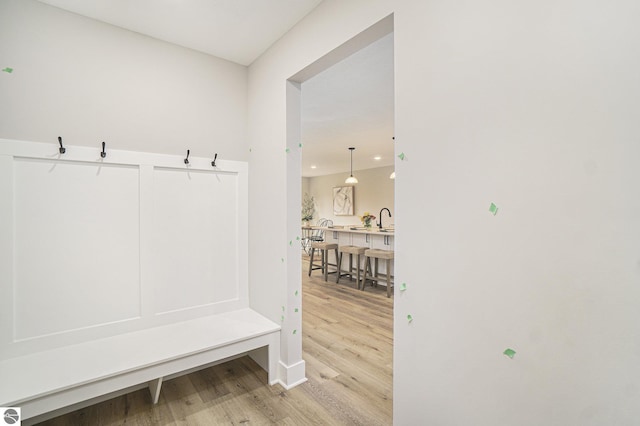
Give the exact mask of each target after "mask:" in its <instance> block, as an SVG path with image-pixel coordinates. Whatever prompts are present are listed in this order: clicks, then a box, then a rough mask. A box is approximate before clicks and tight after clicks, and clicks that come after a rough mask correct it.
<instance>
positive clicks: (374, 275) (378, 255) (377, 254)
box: [358, 249, 394, 297]
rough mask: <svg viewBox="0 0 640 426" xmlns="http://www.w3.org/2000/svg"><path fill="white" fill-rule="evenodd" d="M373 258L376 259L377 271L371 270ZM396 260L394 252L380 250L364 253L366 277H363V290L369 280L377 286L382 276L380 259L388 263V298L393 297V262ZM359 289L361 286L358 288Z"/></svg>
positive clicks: (386, 280)
mask: <svg viewBox="0 0 640 426" xmlns="http://www.w3.org/2000/svg"><path fill="white" fill-rule="evenodd" d="M371 258H374V259H375V269H373V270H372V269H371ZM393 258H394V252H393V250H379V249H367V250H366V251H365V252H364V276H363V277H362V290H364V285H365V282H366V281H367V280H371V281H374V282H375V283H376V284H377V283H378V281H379V280H380V278H381V277H380V276H379V275H378V259H382V260H384V261H385V262H386V269H387V273H386V278H383V280H385V283H386V284H387V297H391V286H392V285H393V280H392V279H391V262H392V261H393ZM358 287H359V286H358Z"/></svg>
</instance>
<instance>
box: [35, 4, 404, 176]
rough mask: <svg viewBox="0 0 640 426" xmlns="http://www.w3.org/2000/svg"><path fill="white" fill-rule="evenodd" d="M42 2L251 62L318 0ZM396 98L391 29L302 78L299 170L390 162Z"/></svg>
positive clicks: (325, 171)
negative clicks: (330, 65) (326, 67)
mask: <svg viewBox="0 0 640 426" xmlns="http://www.w3.org/2000/svg"><path fill="white" fill-rule="evenodd" d="M39 1H40V2H42V3H46V4H49V5H52V6H55V7H59V8H61V9H65V10H67V11H70V12H73V13H77V14H79V15H83V16H86V17H89V18H93V19H96V20H98V21H102V22H106V23H108V24H112V25H115V26H118V27H121V28H124V29H127V30H130V31H134V32H137V33H140V34H144V35H148V36H151V37H154V38H156V39H159V40H164V41H167V42H170V43H173V44H177V45H180V46H183V47H187V48H190V49H194V50H197V51H201V52H204V53H207V54H210V55H213V56H216V57H219V58H223V59H226V60H229V61H232V62H236V63H239V64H241V65H250V64H251V63H252V62H253V61H254V60H255V59H256V58H258V57H259V56H260V55H261V54H262V53H263V52H264V51H265V50H267V49H268V48H269V47H270V46H271V45H272V44H273V43H275V42H276V41H277V40H278V39H279V38H280V37H282V36H283V35H284V34H286V33H287V32H288V31H289V30H290V29H291V28H292V27H293V26H294V25H295V24H296V23H297V22H299V21H300V20H301V19H302V18H303V17H304V16H306V15H307V14H308V13H309V12H311V11H312V10H313V9H314V8H315V7H316V6H318V5H319V4H320V3H321V1H322V0H268V1H266V0H39ZM393 99H394V96H393V34H389V35H387V36H385V37H383V38H382V39H380V40H378V41H376V42H374V43H372V44H371V45H369V46H367V47H365V48H363V49H362V50H360V51H358V52H356V53H355V54H353V55H352V56H350V57H348V58H346V59H345V60H343V61H342V62H339V63H338V64H336V65H334V66H333V67H331V68H329V69H327V70H325V71H324V72H322V73H320V74H318V75H316V76H314V77H313V78H311V79H309V80H307V81H305V82H304V83H303V84H302V142H303V145H304V149H303V160H302V162H303V163H302V175H303V176H319V175H327V174H332V173H339V172H345V171H348V170H349V167H350V163H349V158H350V157H349V150H348V148H349V147H355V148H356V150H355V151H354V153H353V168H354V170H359V169H368V168H374V167H380V166H384V165H392V164H393V140H392V138H393V120H394V115H393V106H394V105H393ZM375 156H380V157H381V158H380V160H375V159H374V157H375ZM312 166H315V168H312ZM354 175H356V177H357V173H354Z"/></svg>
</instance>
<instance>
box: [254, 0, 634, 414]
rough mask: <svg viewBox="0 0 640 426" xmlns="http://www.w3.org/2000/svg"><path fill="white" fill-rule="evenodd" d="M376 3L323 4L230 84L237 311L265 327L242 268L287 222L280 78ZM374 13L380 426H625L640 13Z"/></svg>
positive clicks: (277, 244)
mask: <svg viewBox="0 0 640 426" xmlns="http://www.w3.org/2000/svg"><path fill="white" fill-rule="evenodd" d="M390 3H391V2H364V1H349V2H344V1H330V0H325V2H323V3H322V4H321V5H320V7H319V8H318V9H317V10H316V11H314V13H312V14H311V15H309V16H308V17H307V18H306V19H305V20H304V21H303V22H302V23H301V24H300V25H299V26H297V27H296V28H295V29H294V31H293V32H291V33H290V34H288V35H287V36H285V37H284V38H283V39H282V40H281V41H280V42H279V43H277V44H276V45H275V46H274V47H273V48H272V49H271V50H270V52H269V53H268V54H267V55H265V56H264V57H263V58H261V60H260V61H258V62H257V63H256V64H254V65H253V66H252V67H250V73H249V82H250V83H249V84H250V89H249V93H250V95H249V99H250V123H249V138H250V141H251V143H252V144H255V145H256V146H259V147H260V149H261V151H260V153H259V154H258V155H256V156H255V157H253V158H252V159H251V164H252V169H251V170H252V178H253V179H254V180H253V181H252V183H251V185H252V188H253V189H254V196H253V197H252V199H251V200H250V205H251V206H252V207H254V209H253V212H252V214H253V215H254V216H253V217H254V220H253V223H254V226H255V228H254V231H258V229H260V230H261V231H262V232H260V235H259V236H256V237H254V238H253V242H254V244H253V246H252V247H251V250H252V253H254V255H253V256H251V272H252V274H254V276H255V275H257V274H260V275H261V276H262V277H269V279H270V280H272V282H273V285H268V286H267V285H265V286H264V290H263V291H262V294H260V293H259V292H255V293H253V294H254V295H256V294H258V295H260V296H264V297H263V299H262V300H261V301H260V302H259V304H260V305H261V306H262V307H263V308H264V310H265V311H270V310H271V311H274V314H272V316H274V315H277V314H275V311H277V305H279V304H280V303H282V302H283V301H284V299H285V296H283V295H284V294H288V293H289V292H290V290H291V288H289V287H287V284H286V283H285V282H286V279H285V273H284V271H281V270H280V269H279V266H280V265H278V264H277V262H275V261H274V259H272V258H271V257H270V256H262V257H258V253H262V254H264V253H269V252H270V251H278V249H280V251H284V250H285V248H284V247H283V246H286V242H285V241H286V240H288V239H289V237H290V235H288V232H287V230H288V228H287V223H286V222H287V221H288V220H293V217H291V218H288V217H287V211H288V210H287V209H286V208H285V205H286V204H287V202H291V200H293V201H295V205H294V206H293V207H292V208H291V211H295V212H296V218H295V221H296V222H297V220H298V217H297V216H298V212H299V205H300V204H299V198H297V197H299V190H298V192H297V193H296V194H292V193H290V194H289V199H287V196H286V195H285V194H284V193H283V189H284V188H286V187H287V186H286V183H285V181H286V179H287V175H286V173H285V171H284V170H285V166H286V164H287V157H286V155H285V153H284V148H285V143H286V141H287V138H286V126H287V123H286V120H287V115H286V108H285V104H284V103H285V99H286V96H285V93H286V90H285V80H286V79H287V78H289V77H290V76H291V75H293V74H294V73H295V72H296V70H297V69H301V68H302V67H303V66H304V65H305V64H307V63H311V62H313V61H314V60H316V59H318V58H321V57H322V56H323V55H324V54H325V53H327V52H328V51H330V50H331V48H332V47H336V46H338V45H339V44H340V43H342V42H344V41H346V40H348V39H349V38H350V37H352V36H353V35H355V34H356V33H357V32H358V31H361V30H363V29H364V28H366V27H367V26H368V25H371V24H372V23H373V22H375V21H376V19H378V18H381V17H382V16H384V15H383V14H384V13H388V12H390V11H392V8H391V5H390ZM393 5H394V7H393V9H394V10H393V11H394V18H395V36H394V37H395V44H396V45H395V61H396V62H395V63H396V69H395V78H396V82H395V87H396V130H395V135H396V151H397V153H404V154H405V159H404V160H403V161H400V160H399V159H397V160H396V170H397V176H398V177H397V179H396V210H397V215H394V216H396V217H395V224H396V233H395V250H396V252H397V255H396V273H397V275H396V279H397V281H398V282H404V283H406V284H407V290H406V291H404V292H402V293H400V292H397V293H396V295H395V296H394V297H395V335H394V344H395V353H394V423H395V424H398V425H413V424H432V425H468V424H474V425H497V424H498V425H503V424H522V425H540V424H545V425H547V424H548V425H559V424H568V425H605V424H606V425H608V424H619V425H631V424H635V423H637V418H639V417H640V405H639V404H637V400H638V396H639V395H640V362H639V361H640V339H639V337H638V336H640V310H639V309H638V306H640V303H639V302H640V286H638V280H639V274H640V268H639V266H638V265H639V263H640V262H639V261H638V259H639V258H640V248H639V247H638V241H639V240H640V238H639V237H640V215H639V214H640V200H639V199H638V197H636V196H634V194H635V192H636V191H635V188H634V185H635V184H636V183H637V182H638V181H639V180H640V175H639V174H640V172H639V170H640V168H638V166H637V162H638V158H640V144H638V143H637V140H638V137H639V136H640V135H639V133H640V128H639V126H638V124H637V123H638V120H637V116H638V113H639V112H640V111H638V103H637V99H638V98H640V96H639V95H640V93H639V92H640V86H638V84H637V76H638V75H640V59H639V58H638V55H637V54H636V52H638V51H639V50H640V49H639V47H640V46H638V44H640V27H638V26H637V25H636V21H637V17H638V14H639V12H640V10H639V7H640V6H638V5H637V2H632V1H626V0H616V1H613V2H607V3H603V2H586V3H585V2H582V3H576V2H569V1H550V0H544V1H542V2H526V3H523V2H515V3H514V2H508V1H497V0H496V1H490V2H482V3H478V2H468V1H463V2H438V1H423V0H396V1H394V2H393ZM294 146H295V145H294V144H293V143H291V147H294ZM264 185H267V186H268V187H273V188H275V190H274V191H273V198H272V201H273V202H272V205H273V209H272V210H271V211H270V212H269V213H268V215H267V217H266V218H263V219H262V221H263V222H265V221H266V222H267V223H269V224H270V225H272V226H270V227H269V229H267V230H264V228H262V227H261V228H258V225H257V224H258V218H257V215H258V213H257V210H256V209H255V208H256V207H257V206H259V205H260V204H261V203H262V201H263V199H262V197H261V196H257V195H256V194H255V190H256V189H257V188H258V187H262V186H264ZM492 202H494V203H496V204H497V205H498V207H499V211H498V214H497V215H495V216H494V215H492V214H491V213H489V211H488V210H489V205H490V203H492ZM255 233H256V232H253V234H255ZM272 257H274V256H272ZM292 258H293V257H292ZM408 314H411V315H412V316H413V321H412V322H410V323H409V322H408V321H407V315H408ZM284 344H285V345H287V344H288V345H297V344H298V342H297V341H296V340H295V339H289V341H288V342H285V343H284ZM506 348H513V349H514V350H516V355H515V357H514V358H513V359H509V358H507V357H505V356H504V355H503V354H502V352H503V351H504V350H505V349H506Z"/></svg>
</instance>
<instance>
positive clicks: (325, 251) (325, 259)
mask: <svg viewBox="0 0 640 426" xmlns="http://www.w3.org/2000/svg"><path fill="white" fill-rule="evenodd" d="M316 250H319V251H320V254H321V255H322V256H321V259H320V266H318V265H317V264H314V263H313V255H314V254H315V252H316ZM329 250H335V253H336V264H335V265H334V264H331V263H329ZM337 262H338V244H336V243H327V242H324V241H323V242H319V241H314V242H312V243H311V253H310V254H309V276H311V271H313V270H314V269H322V272H323V273H324V280H325V281H327V280H328V275H329V265H331V266H337ZM332 273H333V272H332Z"/></svg>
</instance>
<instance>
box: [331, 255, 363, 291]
mask: <svg viewBox="0 0 640 426" xmlns="http://www.w3.org/2000/svg"><path fill="white" fill-rule="evenodd" d="M366 250H367V248H366V247H358V246H340V248H339V249H338V251H339V252H340V256H339V257H338V273H337V276H336V284H337V283H339V282H340V278H341V277H346V276H348V277H349V280H353V255H354V254H355V255H356V256H357V257H356V270H357V277H358V279H357V280H356V285H357V286H358V288H360V271H361V269H360V256H362V255H363V254H364V252H365V251H366ZM344 253H347V254H348V255H349V269H348V272H347V273H345V274H343V273H342V255H343V254H344Z"/></svg>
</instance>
